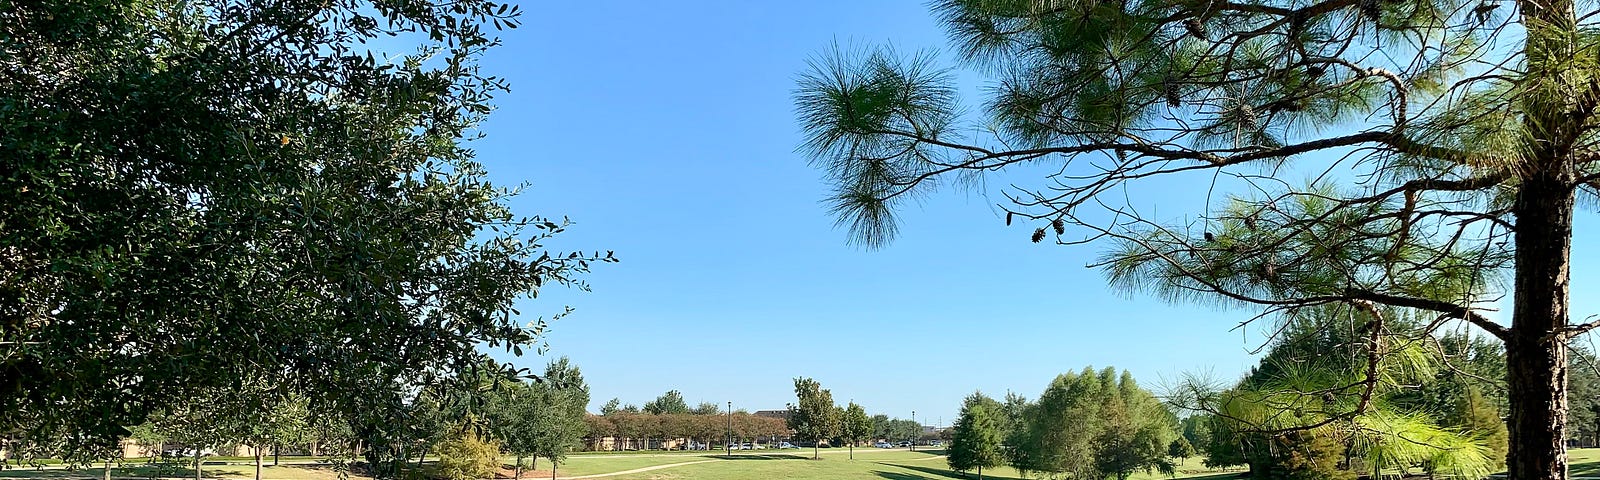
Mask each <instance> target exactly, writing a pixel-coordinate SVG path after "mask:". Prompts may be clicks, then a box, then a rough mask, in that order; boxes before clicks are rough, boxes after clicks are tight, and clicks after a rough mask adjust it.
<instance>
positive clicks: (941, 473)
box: [879, 462, 1017, 480]
mask: <svg viewBox="0 0 1600 480" xmlns="http://www.w3.org/2000/svg"><path fill="white" fill-rule="evenodd" d="M879 464H880V465H889V466H893V467H900V468H904V469H906V470H915V471H918V472H922V473H925V474H928V475H931V476H922V477H914V476H906V477H904V478H923V479H926V478H961V479H975V478H978V476H977V475H966V476H963V475H961V474H959V473H956V472H952V471H950V470H948V469H943V468H935V467H923V466H917V465H905V464H900V463H883V462H879ZM899 475H905V474H899ZM983 478H984V479H985V480H987V479H991V478H992V479H994V480H1017V479H1016V477H1002V476H998V475H990V474H988V473H985V474H983Z"/></svg>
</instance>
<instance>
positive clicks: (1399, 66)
mask: <svg viewBox="0 0 1600 480" xmlns="http://www.w3.org/2000/svg"><path fill="white" fill-rule="evenodd" d="M931 8H932V9H934V10H935V12H934V13H935V15H936V16H937V17H939V18H940V19H941V20H942V21H943V22H944V24H945V26H946V29H947V31H948V32H949V35H950V37H951V41H952V43H953V44H954V45H955V50H956V53H957V56H958V57H959V60H960V61H961V62H964V65H965V66H967V67H970V68H972V69H973V70H975V71H976V72H978V73H979V74H980V75H987V76H988V77H989V80H990V81H991V82H992V85H993V87H994V88H992V89H990V90H988V91H989V92H990V96H989V98H986V99H984V101H983V102H980V103H981V104H983V105H985V106H986V107H987V111H986V112H984V113H986V115H981V116H976V117H977V118H973V117H969V116H965V115H963V111H964V109H965V108H966V105H963V103H962V102H961V99H960V98H959V92H961V91H962V90H963V89H964V87H966V86H965V85H961V84H958V83H957V80H956V79H957V77H956V76H955V75H953V74H951V72H949V71H948V70H946V69H945V68H942V66H941V65H939V64H938V63H936V61H935V59H934V58H933V56H931V55H925V54H919V55H914V56H905V55H900V54H897V53H895V52H894V51H891V50H889V49H860V50H851V49H842V48H835V49H834V51H833V52H831V53H829V54H825V55H823V56H821V57H820V58H819V59H818V60H816V61H814V62H812V67H813V68H812V69H811V70H810V71H808V72H806V73H804V74H802V77H801V79H800V80H799V88H798V89H797V93H796V94H795V103H796V106H797V111H798V117H799V123H800V124H801V125H802V128H803V129H804V130H805V131H806V138H805V141H804V144H803V146H802V148H804V149H805V150H806V151H807V152H808V153H809V154H810V160H811V162H812V163H813V164H814V165H815V166H817V167H818V169H819V170H822V171H824V172H826V173H825V174H826V175H827V176H828V182H829V184H830V186H831V187H832V188H833V191H832V192H831V193H830V194H829V195H828V196H827V198H826V201H827V203H828V204H829V206H830V207H831V208H832V209H833V210H834V211H835V212H836V213H837V215H838V217H839V222H840V223H841V224H842V225H846V226H848V227H849V230H850V233H851V241H855V242H860V243H863V244H865V245H868V246H873V247H876V246H882V245H884V244H885V243H886V242H889V241H891V240H893V239H894V237H895V236H896V234H897V232H898V230H897V228H898V224H897V218H896V216H895V215H896V214H897V213H898V211H899V210H900V209H901V208H903V207H905V206H906V205H909V204H911V203H913V202H912V200H913V199H918V198H923V196H925V195H927V194H929V193H930V192H932V191H934V190H935V189H937V188H940V186H942V185H966V186H972V185H976V186H982V185H984V184H985V181H986V179H987V178H997V179H998V178H1003V180H1004V184H1005V185H1007V186H1008V187H1007V188H1008V190H1007V191H1006V195H1005V198H1006V199H1007V200H1008V202H1006V203H1004V204H1002V205H1001V208H1003V209H1005V214H1004V223H1006V224H1012V223H1022V224H1026V225H1027V227H1028V228H1027V229H1025V230H1024V231H1023V232H1019V235H1018V237H1019V239H1018V241H1024V240H1022V238H1027V240H1026V241H1032V242H1034V243H1040V242H1044V241H1046V240H1050V241H1051V242H1052V243H1057V244H1062V245H1077V244H1083V243H1088V242H1098V243H1099V244H1101V245H1103V246H1105V247H1106V248H1107V250H1108V251H1107V252H1106V254H1105V255H1104V256H1103V257H1102V260H1101V261H1099V262H1096V263H1095V264H1094V265H1095V266H1096V267H1098V268H1100V269H1102V270H1104V272H1105V274H1106V276H1107V277H1108V279H1109V282H1110V283H1111V284H1112V286H1113V287H1115V288H1117V289H1120V290H1123V291H1126V292H1130V293H1149V294H1153V295H1155V296H1156V297H1158V298H1161V299H1163V300H1168V301H1175V302H1198V303H1205V304H1212V305H1218V306H1224V307H1229V308H1239V307H1250V308H1254V309H1257V310H1258V311H1260V312H1261V313H1264V314H1265V315H1262V316H1260V317H1257V318H1280V317H1278V316H1276V315H1272V314H1276V313H1286V312H1293V311H1295V310H1299V309H1304V308H1312V307H1316V306H1321V305H1329V304H1342V305H1346V306H1349V307H1352V308H1364V309H1370V308H1372V307H1374V306H1387V307H1394V308H1406V309H1416V310H1419V311H1422V312H1426V313H1427V314H1429V315H1431V316H1432V317H1435V318H1439V319H1441V320H1449V321H1439V322H1430V323H1429V324H1430V325H1433V326H1434V327H1435V328H1438V327H1444V326H1447V325H1449V324H1451V323H1458V324H1469V325H1471V326H1474V327H1476V328H1477V329H1478V330H1481V331H1483V332H1485V333H1487V334H1488V335H1489V336H1490V337H1493V338H1495V339H1497V340H1499V341H1501V342H1502V343H1503V344H1504V345H1505V346H1506V361H1507V372H1508V374H1507V375H1506V377H1505V378H1506V387H1507V388H1506V391H1507V392H1508V395H1507V401H1508V403H1509V405H1508V406H1509V415H1508V416H1507V421H1508V425H1507V427H1508V432H1509V436H1510V439H1511V442H1510V445H1511V446H1510V450H1509V451H1508V459H1509V460H1510V463H1509V465H1508V476H1509V477H1510V478H1511V479H1512V480H1534V479H1545V480H1555V479H1560V478H1563V477H1565V475H1566V472H1567V462H1566V459H1567V456H1566V454H1565V440H1566V435H1565V430H1566V422H1567V419H1566V417H1565V415H1564V413H1565V412H1567V411H1568V408H1567V398H1566V391H1565V388H1566V386H1567V372H1568V370H1567V366H1566V365H1565V364H1564V361H1565V359H1566V358H1567V348H1568V347H1567V345H1568V343H1569V340H1570V339H1572V338H1574V337H1575V336H1577V335H1581V334H1583V333H1584V332H1587V331H1589V330H1591V329H1594V328H1597V327H1600V321H1585V322H1575V321H1573V315H1571V314H1570V311H1569V310H1570V305H1571V291H1570V289H1571V285H1570V283H1571V275H1570V270H1571V266H1572V263H1571V257H1572V249H1573V245H1572V232H1573V230H1574V224H1575V219H1576V217H1577V215H1578V214H1579V212H1580V210H1579V207H1580V206H1582V207H1583V208H1584V210H1583V211H1585V212H1588V213H1592V212H1593V208H1594V206H1595V205H1596V203H1595V202H1587V201H1586V202H1578V201H1577V200H1578V197H1579V196H1582V197H1583V198H1585V199H1588V198H1593V197H1594V196H1596V195H1600V129H1597V128H1596V127H1597V126H1600V42H1597V41H1596V33H1595V32H1596V31H1597V30H1600V29H1597V27H1600V5H1597V4H1595V3H1592V2H1590V3H1582V2H1575V1H1573V0H1551V1H1535V0H1505V1H1498V0H1382V1H1379V0H1317V1H1298V0H1252V1H1236V0H1132V1H1126V2H1030V1H996V0H941V1H937V2H933V4H932V7H931ZM1002 170H1003V171H1005V173H997V172H1001V171H1002ZM987 175H995V176H996V177H986V176H987ZM1299 178H1310V180H1305V181H1301V180H1297V179H1299ZM1185 182H1188V183H1192V184H1194V188H1193V189H1192V190H1182V189H1181V187H1180V189H1179V190H1174V189H1173V188H1171V187H1172V186H1173V185H1182V184H1183V183H1185ZM1157 190H1159V191H1161V192H1162V193H1163V194H1164V195H1173V194H1174V193H1188V194H1189V195H1190V198H1194V199H1196V200H1198V202H1197V203H1198V205H1197V206H1196V208H1195V209H1194V210H1193V211H1192V213H1193V215H1178V216H1175V215H1173V214H1172V213H1171V212H1170V208H1171V207H1170V206H1168V205H1155V204H1153V203H1152V202H1150V201H1149V199H1148V198H1145V197H1141V194H1142V193H1143V194H1147V193H1148V192H1152V191H1157ZM1230 193H1231V194H1230ZM1158 207H1159V208H1160V212H1161V213H1160V216H1159V217H1158V216H1156V215H1155V209H1156V208H1158ZM1172 218H1180V219H1183V220H1179V221H1176V222H1174V221H1172V220H1168V219H1172ZM997 223H998V220H997ZM1501 297H1504V298H1509V299H1510V301H1511V302H1512V304H1513V306H1512V308H1511V313H1510V315H1509V316H1510V318H1509V319H1508V320H1509V322H1507V323H1505V324H1502V323H1499V322H1496V321H1493V320H1491V319H1490V318H1488V317H1487V316H1485V315H1483V314H1482V313H1481V312H1480V311H1479V308H1478V306H1479V304H1480V303H1481V302H1484V301H1485V300H1486V299H1491V298H1501ZM1373 321H1374V322H1377V324H1375V325H1374V330H1381V327H1382V326H1383V325H1382V323H1383V322H1384V319H1373ZM1427 333H1429V334H1432V333H1436V332H1427ZM1363 361H1365V362H1366V363H1368V364H1369V365H1371V364H1376V363H1378V361H1379V360H1378V359H1376V358H1367V359H1364V360H1363ZM1369 371H1371V370H1370V369H1369ZM1366 381H1368V382H1371V381H1376V379H1366ZM1347 406H1348V407H1351V408H1353V409H1355V410H1366V409H1368V408H1370V407H1372V406H1373V404H1371V403H1370V402H1351V403H1349V404H1348V405H1347ZM1362 413H1363V412H1361V411H1347V412H1341V413H1340V415H1341V416H1344V417H1353V416H1358V415H1360V414H1362Z"/></svg>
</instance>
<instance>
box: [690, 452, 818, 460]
mask: <svg viewBox="0 0 1600 480" xmlns="http://www.w3.org/2000/svg"><path fill="white" fill-rule="evenodd" d="M704 457H705V458H713V459H717V460H810V459H811V456H809V455H807V456H800V455H794V454H789V453H763V454H743V455H734V456H732V457H729V456H727V455H705V456H704Z"/></svg>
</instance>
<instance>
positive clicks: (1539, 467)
mask: <svg viewBox="0 0 1600 480" xmlns="http://www.w3.org/2000/svg"><path fill="white" fill-rule="evenodd" d="M1568 5H1569V6H1570V4H1568ZM1572 177H1573V175H1572V174H1571V173H1570V167H1561V166H1559V164H1556V163H1554V162H1553V163H1552V164H1551V165H1550V167H1549V168H1547V170H1546V171H1544V172H1539V173H1535V174H1533V175H1529V176H1528V177H1527V178H1525V179H1524V180H1523V182H1522V189H1521V191H1520V192H1518V196H1517V200H1516V204H1515V206H1514V207H1513V209H1514V213H1515V214H1516V219H1517V230H1516V232H1515V234H1514V235H1515V242H1516V283H1515V287H1514V290H1513V295H1514V300H1513V301H1514V302H1515V303H1514V304H1513V305H1514V308H1513V311H1512V317H1511V329H1510V335H1509V337H1510V338H1509V339H1507V340H1506V368H1507V379H1506V386H1507V396H1508V400H1509V402H1510V416H1509V417H1508V418H1507V419H1506V427H1507V429H1508V430H1509V431H1510V432H1509V433H1510V443H1511V445H1510V449H1509V450H1508V451H1507V458H1506V473H1507V478H1508V479H1509V480H1560V479H1564V478H1566V477H1567V452H1566V442H1565V437H1566V435H1565V433H1566V422H1567V395H1566V387H1567V347H1566V343H1565V341H1566V338H1565V335H1564V334H1563V333H1562V332H1561V330H1562V329H1563V328H1564V327H1565V326H1566V324H1567V305H1568V300H1569V298H1568V296H1569V289H1570V284H1569V266H1570V263H1569V260H1570V257H1571V250H1572V210H1573V194H1572V192H1573V190H1572V189H1571V188H1570V187H1568V186H1567V185H1570V182H1571V181H1572V179H1573V178H1572Z"/></svg>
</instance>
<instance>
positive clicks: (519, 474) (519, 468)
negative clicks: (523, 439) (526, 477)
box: [512, 455, 522, 480]
mask: <svg viewBox="0 0 1600 480" xmlns="http://www.w3.org/2000/svg"><path fill="white" fill-rule="evenodd" d="M516 471H517V473H516V476H515V477H512V478H515V479H516V480H522V455H517V469H516Z"/></svg>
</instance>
